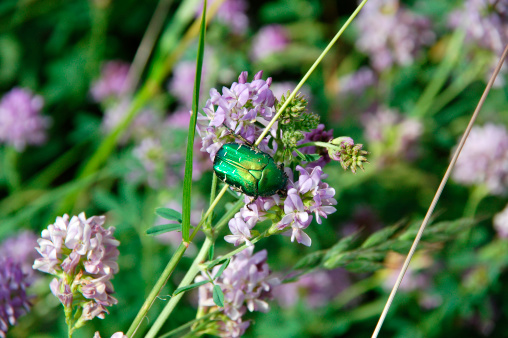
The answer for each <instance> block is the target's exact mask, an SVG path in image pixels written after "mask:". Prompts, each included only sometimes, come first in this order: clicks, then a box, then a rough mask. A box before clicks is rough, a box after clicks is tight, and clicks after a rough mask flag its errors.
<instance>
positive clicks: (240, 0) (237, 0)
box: [196, 0, 249, 34]
mask: <svg viewBox="0 0 508 338" xmlns="http://www.w3.org/2000/svg"><path fill="white" fill-rule="evenodd" d="M215 1H216V0H209V1H208V7H207V8H208V9H207V10H209V8H210V7H211V6H213V4H214V2H215ZM247 8H248V2H247V1H246V0H225V1H224V2H223V3H222V4H221V5H220V7H219V10H218V11H217V15H216V17H217V20H218V21H220V22H221V23H223V24H225V25H227V26H229V27H230V28H231V30H232V31H233V32H234V33H236V34H243V33H245V31H246V30H247V27H248V26H249V18H248V17H247V13H246V12H247ZM202 12H203V4H201V6H199V8H198V11H197V12H196V15H199V16H201V13H202Z"/></svg>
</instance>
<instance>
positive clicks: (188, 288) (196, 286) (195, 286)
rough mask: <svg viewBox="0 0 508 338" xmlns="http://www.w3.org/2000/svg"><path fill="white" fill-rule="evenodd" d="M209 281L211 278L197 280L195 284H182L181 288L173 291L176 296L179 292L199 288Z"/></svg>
mask: <svg viewBox="0 0 508 338" xmlns="http://www.w3.org/2000/svg"><path fill="white" fill-rule="evenodd" d="M207 283H210V281H209V280H204V281H201V282H197V283H194V284H190V285H187V286H182V287H181V288H178V289H176V290H175V292H173V296H176V295H177V294H179V293H182V292H185V291H189V290H192V289H195V288H198V287H200V286H201V285H205V284H207Z"/></svg>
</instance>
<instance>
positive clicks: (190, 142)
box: [182, 0, 207, 242]
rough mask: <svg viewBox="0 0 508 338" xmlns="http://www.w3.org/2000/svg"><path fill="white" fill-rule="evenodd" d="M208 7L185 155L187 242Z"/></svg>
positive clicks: (184, 231)
mask: <svg viewBox="0 0 508 338" xmlns="http://www.w3.org/2000/svg"><path fill="white" fill-rule="evenodd" d="M206 5H207V2H206V0H205V3H204V4H203V12H202V14H201V27H200V31H199V42H198V55H197V59H196V77H195V79H194V95H193V97H192V115H191V118H190V122H189V133H188V137H187V152H186V155H185V174H184V178H183V205H182V208H183V209H182V237H183V240H184V241H185V242H188V241H189V236H190V212H191V193H192V158H193V152H194V139H195V135H196V122H197V117H198V104H199V89H200V88H201V70H202V68H203V54H204V52H205V32H206Z"/></svg>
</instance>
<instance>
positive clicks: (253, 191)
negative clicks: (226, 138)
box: [213, 143, 288, 199]
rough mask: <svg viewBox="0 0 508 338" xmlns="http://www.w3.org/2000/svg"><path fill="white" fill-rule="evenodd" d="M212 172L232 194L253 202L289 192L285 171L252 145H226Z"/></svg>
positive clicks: (218, 154)
mask: <svg viewBox="0 0 508 338" xmlns="http://www.w3.org/2000/svg"><path fill="white" fill-rule="evenodd" d="M213 170H214V171H215V173H216V174H217V177H218V178H219V179H220V180H221V181H222V182H224V183H226V184H229V185H230V186H231V188H232V189H233V190H236V191H239V192H242V193H244V194H245V195H247V196H251V197H253V198H254V199H256V198H257V197H258V196H261V197H267V196H272V195H274V194H277V193H284V192H285V191H286V185H287V182H288V176H287V175H286V173H285V172H284V170H283V167H282V166H280V165H277V164H276V163H275V161H274V160H273V158H272V157H271V156H270V155H268V154H267V153H264V152H262V151H261V150H259V149H257V148H255V147H254V146H252V145H251V146H247V145H244V144H238V143H226V144H224V145H223V146H222V147H221V148H220V149H219V151H218V152H217V154H216V155H215V159H214V161H213Z"/></svg>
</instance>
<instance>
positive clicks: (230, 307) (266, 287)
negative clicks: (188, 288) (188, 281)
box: [196, 246, 279, 337]
mask: <svg viewBox="0 0 508 338" xmlns="http://www.w3.org/2000/svg"><path fill="white" fill-rule="evenodd" d="M253 251H254V247H253V246H250V247H248V248H246V249H245V250H243V251H241V252H239V253H238V254H236V255H235V256H234V257H233V259H232V260H231V262H230V263H229V265H228V267H227V268H226V269H225V270H224V272H223V273H222V275H221V276H220V277H219V278H218V279H217V280H215V285H219V286H220V287H221V289H222V291H223V293H224V308H222V309H221V311H222V312H223V313H224V314H225V315H226V316H227V317H226V318H223V320H222V324H221V325H220V327H221V328H220V329H219V330H220V331H221V332H222V334H221V337H239V336H241V335H242V334H243V333H244V332H245V329H246V328H247V327H248V326H249V322H248V321H247V322H243V321H242V316H243V315H244V314H245V313H246V311H247V310H249V311H250V312H253V311H261V312H268V311H269V309H270V307H269V305H268V303H267V302H266V300H267V299H269V298H271V291H272V289H273V287H274V286H275V285H278V283H279V281H278V279H275V278H272V277H271V276H270V269H269V267H268V264H267V263H266V258H267V252H266V250H262V251H260V252H257V253H256V254H254V255H253ZM219 269H220V266H216V267H214V269H213V271H212V274H211V275H212V276H215V274H216V273H217V272H218V270H219ZM207 279H208V277H207V276H206V275H203V276H198V277H196V282H200V281H203V280H207ZM212 288H213V285H212V284H211V283H208V284H205V285H202V286H200V287H199V306H200V307H202V308H216V306H215V304H214V302H213V297H212V294H213V293H212ZM225 329H230V330H232V331H229V332H230V333H229V334H228V333H227V332H225Z"/></svg>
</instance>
